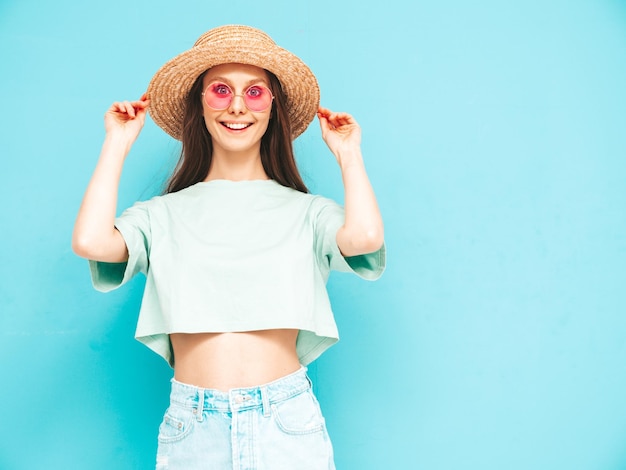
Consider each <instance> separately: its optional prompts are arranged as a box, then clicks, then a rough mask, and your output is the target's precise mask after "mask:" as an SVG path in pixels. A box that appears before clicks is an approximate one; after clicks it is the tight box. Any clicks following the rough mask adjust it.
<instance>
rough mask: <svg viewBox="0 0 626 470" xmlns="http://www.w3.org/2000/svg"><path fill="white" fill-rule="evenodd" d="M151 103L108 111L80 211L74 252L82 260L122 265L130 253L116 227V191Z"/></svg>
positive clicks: (119, 105)
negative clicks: (125, 161)
mask: <svg viewBox="0 0 626 470" xmlns="http://www.w3.org/2000/svg"><path fill="white" fill-rule="evenodd" d="M148 104H149V102H148V100H146V99H145V97H142V98H141V99H140V100H138V101H133V102H128V101H123V102H116V103H113V105H111V107H110V108H109V109H108V110H107V112H106V114H105V117H104V123H105V130H106V137H105V139H104V144H103V146H102V152H101V153H100V158H99V160H98V164H97V165H96V169H95V171H94V173H93V176H92V177H91V181H90V182H89V185H88V186H87V190H86V191H85V196H84V197H83V202H82V204H81V206H80V209H79V211H78V217H77V218H76V223H75V224H74V233H73V236H72V249H73V250H74V252H75V253H76V254H77V255H78V256H81V257H83V258H88V259H92V260H95V261H107V262H111V263H113V262H123V261H126V260H127V259H128V250H127V248H126V243H125V242H124V239H123V238H122V235H121V234H120V233H119V232H118V231H117V229H116V228H115V226H114V222H115V213H116V208H117V191H118V186H119V181H120V176H121V174H122V167H123V166H124V160H125V159H126V156H127V155H128V152H129V151H130V148H131V147H132V145H133V143H134V142H135V140H136V139H137V136H138V135H139V132H141V129H142V128H143V124H144V122H145V118H146V112H147V108H148Z"/></svg>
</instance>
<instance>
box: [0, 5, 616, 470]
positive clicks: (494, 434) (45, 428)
mask: <svg viewBox="0 0 626 470" xmlns="http://www.w3.org/2000/svg"><path fill="white" fill-rule="evenodd" d="M224 23H243V24H250V25H253V26H257V27H260V28H262V29H264V30H266V31H267V32H268V33H270V35H272V37H273V38H274V39H275V40H276V41H277V42H278V43H279V44H280V45H283V46H285V47H287V48H288V49H290V50H292V51H293V52H295V53H296V54H298V55H300V56H301V57H302V58H303V59H304V60H305V61H306V62H307V63H308V64H309V65H310V66H311V68H312V69H313V70H314V71H315V73H316V74H317V76H318V79H319V82H320V85H321V88H322V103H323V104H324V105H326V106H328V107H330V108H333V109H337V110H346V111H349V112H351V113H353V114H354V115H355V117H356V118H357V119H358V120H359V122H360V123H361V125H362V127H363V134H364V137H363V150H364V153H365V156H366V159H367V167H368V170H369V172H370V175H371V179H372V182H373V184H374V186H375V188H376V190H377V194H378V197H379V201H380V205H381V207H382V210H383V212H384V217H385V222H386V238H387V244H388V250H389V255H388V270H387V272H386V273H385V275H384V276H383V278H382V279H381V280H380V281H378V282H376V283H369V282H366V281H362V280H359V279H357V278H355V277H351V276H348V275H343V274H337V275H333V277H332V278H331V281H330V283H329V290H330V293H331V295H332V300H333V303H334V307H335V311H336V317H337V321H338V324H339V327H340V331H341V334H342V340H341V341H340V343H339V344H338V345H337V346H335V347H333V348H332V349H331V350H330V351H329V352H328V353H326V354H325V356H323V357H322V358H321V359H320V360H318V361H317V362H316V363H315V364H314V365H313V366H312V367H311V369H310V372H311V375H312V376H313V377H314V379H315V381H316V384H317V392H318V394H319V398H320V401H321V402H322V406H323V407H324V409H325V412H326V415H327V421H328V426H329V430H330V432H331V435H332V437H333V439H334V443H335V451H336V459H337V465H338V468H339V469H342V470H346V469H348V470H350V469H359V470H369V469H392V468H394V469H395V468H403V469H413V468H415V469H426V470H458V469H464V470H465V469H471V470H474V469H477V470H478V469H480V470H503V469H507V470H561V469H563V470H583V469H584V470H592V469H593V470H618V469H626V399H625V397H626V315H625V313H626V289H624V283H625V281H626V187H625V185H626V162H625V157H626V2H624V1H618V0H613V1H611V0H595V1H594V0H588V1H582V0H580V1H578V0H567V1H565V0H561V1H558V0H555V1H540V0H533V1H528V0H525V1H521V0H520V1H517V2H501V1H487V0H476V1H473V2H463V1H460V0H448V1H440V2H435V1H414V2H408V1H406V0H388V1H384V2H363V1H361V0H350V1H339V2H338V1H331V0H320V1H316V2H293V1H285V2H280V1H277V0H276V1H267V2H261V1H258V2H252V1H248V0H245V1H239V2H219V3H218V2H206V1H204V2H200V1H191V0H179V1H176V2H169V1H163V0H157V1H147V0H146V1H128V0H109V1H107V2H97V3H93V2H78V1H75V0H74V1H70V0H57V1H55V2H43V1H39V2H36V1H32V0H30V1H28V0H21V1H19V2H18V1H8V0H2V2H1V3H0V64H2V65H1V66H0V68H1V70H2V71H1V73H0V97H1V101H0V103H1V105H2V112H1V113H0V129H1V132H2V150H1V151H0V153H1V155H2V160H1V161H2V173H1V183H0V197H1V198H2V201H3V211H2V222H1V224H2V225H1V228H2V229H1V232H0V233H1V237H2V238H1V240H2V245H1V248H0V309H1V315H0V348H1V349H0V357H1V358H2V359H1V361H2V362H1V365H2V368H1V374H2V379H1V381H2V382H1V384H2V385H1V386H0V418H1V422H2V426H1V428H0V429H1V430H0V468H1V469H7V470H22V469H41V468H47V469H70V468H71V469H98V470H99V469H109V468H115V469H117V470H125V469H148V468H151V467H152V466H153V462H154V453H155V449H156V432H157V427H158V424H159V422H160V419H161V416H162V413H163V411H164V409H165V406H166V404H167V393H168V386H169V384H168V379H169V378H170V374H171V372H170V370H169V369H168V367H167V366H166V364H165V362H164V361H163V360H162V359H160V358H159V357H157V356H156V355H154V354H152V353H151V352H149V351H148V350H147V349H146V348H144V347H143V346H141V345H140V344H138V343H137V342H135V341H134V339H133V333H134V326H135V321H136V316H137V310H138V307H139V302H140V295H141V291H142V286H143V278H137V279H135V280H134V281H133V282H132V283H131V284H130V285H128V286H125V287H124V288H122V289H120V290H118V291H116V292H114V293H111V294H107V295H103V294H100V293H97V292H95V291H94V290H92V288H91V285H90V281H89V277H88V271H87V264H86V262H85V261H83V260H81V259H78V258H77V257H76V256H74V255H73V254H72V252H71V250H70V238H71V231H72V225H73V222H74V217H75V215H76V212H77V209H78V205H79V203H80V199H81V197H82V193H83V191H84V189H85V186H86V184H87V182H88V179H89V176H90V174H91V172H92V170H93V168H94V165H95V162H96V159H97V156H98V153H99V149H100V145H101V142H102V139H103V135H104V132H103V125H102V116H103V114H104V111H105V110H106V108H107V107H108V106H109V104H110V103H111V102H112V101H114V100H119V99H133V98H137V97H139V96H140V95H141V93H142V92H143V91H144V89H145V87H146V86H147V83H148V81H149V79H150V78H151V76H152V75H153V73H154V72H155V71H156V70H157V69H158V67H160V66H161V65H162V64H163V63H164V62H165V61H166V60H168V59H169V58H171V57H173V56H174V55H176V54H178V53H179V52H182V51H183V50H186V49H187V48H189V47H190V46H191V45H192V44H193V42H194V41H195V39H196V38H197V37H198V36H199V35H200V34H201V33H203V32H204V31H206V30H207V29H210V28H211V27H214V26H218V25H220V24H224ZM177 151H178V147H177V146H176V144H175V143H174V142H173V141H172V140H171V139H169V138H168V137H167V136H166V135H165V134H164V133H163V132H161V131H160V129H158V128H157V127H156V126H155V125H154V124H153V123H152V122H151V121H149V122H148V123H147V125H146V128H145V129H144V133H143V134H142V136H141V137H140V140H139V141H138V142H137V144H136V146H135V147H134V149H133V151H132V153H131V155H130V157H129V160H128V162H127V165H126V168H125V173H124V175H123V178H122V182H121V195H120V201H119V206H120V210H121V209H123V208H124V207H126V206H128V205H130V204H132V203H133V202H134V201H135V200H137V199H145V198H147V197H150V196H151V195H152V194H155V193H156V192H157V191H158V189H159V185H160V184H161V182H162V180H163V178H164V177H165V174H166V173H167V171H168V170H169V169H170V168H171V165H172V163H173V162H174V160H175V158H176V154H177ZM296 151H297V152H298V159H299V161H300V163H301V165H302V171H303V173H304V175H305V179H306V181H307V183H308V184H309V185H310V188H311V189H312V190H313V191H314V192H318V193H322V194H324V195H326V196H330V197H334V198H336V199H338V200H340V201H341V200H342V188H341V179H340V175H339V171H338V169H337V167H336V164H335V162H334V160H333V157H332V155H331V154H330V153H329V152H328V150H327V149H326V148H325V146H324V144H323V142H322V141H321V138H320V133H319V129H318V128H317V123H315V125H314V126H312V127H311V128H310V129H309V130H308V131H307V133H306V134H305V135H304V136H302V137H301V138H300V139H299V140H298V141H297V143H296Z"/></svg>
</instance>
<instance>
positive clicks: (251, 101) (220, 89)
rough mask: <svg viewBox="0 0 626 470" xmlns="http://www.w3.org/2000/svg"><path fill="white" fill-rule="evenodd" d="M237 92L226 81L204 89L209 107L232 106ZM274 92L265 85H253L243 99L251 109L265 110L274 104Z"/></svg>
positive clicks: (205, 99) (212, 84) (221, 107)
mask: <svg viewBox="0 0 626 470" xmlns="http://www.w3.org/2000/svg"><path fill="white" fill-rule="evenodd" d="M234 96H235V94H234V93H233V91H232V90H231V88H230V87H229V86H228V85H226V84H225V83H220V82H215V83H211V84H210V85H209V86H207V87H206V90H204V101H205V103H206V104H207V106H208V107H209V108H212V109H217V110H221V109H226V108H228V107H229V106H230V103H231V102H232V100H233V97H234ZM273 98H274V97H273V96H272V92H271V91H270V90H269V88H267V87H264V86H263V85H252V86H251V87H250V88H248V89H247V90H246V91H245V93H244V94H243V100H244V102H245V103H246V106H247V108H248V109H249V110H250V111H255V112H259V111H265V110H266V109H267V108H269V107H270V106H271V105H272V99H273Z"/></svg>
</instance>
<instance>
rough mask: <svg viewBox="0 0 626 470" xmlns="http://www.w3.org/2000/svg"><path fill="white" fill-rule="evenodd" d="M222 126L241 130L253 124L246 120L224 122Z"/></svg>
mask: <svg viewBox="0 0 626 470" xmlns="http://www.w3.org/2000/svg"><path fill="white" fill-rule="evenodd" d="M221 124H222V126H224V127H227V128H229V129H232V130H234V131H240V130H242V129H245V128H247V127H250V126H251V125H252V124H250V123H245V122H222V123H221Z"/></svg>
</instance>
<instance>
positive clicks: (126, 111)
mask: <svg viewBox="0 0 626 470" xmlns="http://www.w3.org/2000/svg"><path fill="white" fill-rule="evenodd" d="M149 105H150V100H149V99H147V98H146V95H145V93H144V94H143V95H142V97H141V98H140V99H139V100H137V101H116V102H114V103H113V104H112V105H111V107H110V108H109V110H108V112H110V113H114V114H118V115H125V116H126V118H127V119H135V118H136V117H137V115H140V114H141V115H142V114H144V113H145V110H146V109H147V108H148V106H149Z"/></svg>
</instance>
